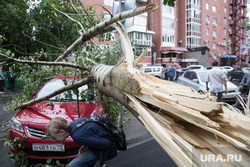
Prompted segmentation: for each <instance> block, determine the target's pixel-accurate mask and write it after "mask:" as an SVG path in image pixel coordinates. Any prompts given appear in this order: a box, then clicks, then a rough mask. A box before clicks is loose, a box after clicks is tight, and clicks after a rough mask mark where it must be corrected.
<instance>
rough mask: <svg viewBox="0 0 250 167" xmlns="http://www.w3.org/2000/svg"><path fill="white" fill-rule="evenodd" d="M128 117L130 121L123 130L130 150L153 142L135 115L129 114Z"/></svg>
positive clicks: (124, 125)
mask: <svg viewBox="0 0 250 167" xmlns="http://www.w3.org/2000/svg"><path fill="white" fill-rule="evenodd" d="M126 117H127V118H128V119H129V120H128V121H127V122H126V123H124V124H123V130H124V133H125V135H126V140H127V146H128V148H131V147H135V146H137V145H140V144H142V143H145V142H148V141H150V140H153V137H152V136H151V134H150V133H149V132H148V130H147V129H146V128H145V126H144V125H143V124H142V123H141V122H140V121H139V120H137V119H136V118H135V117H134V115H133V114H131V113H130V112H129V114H128V115H126Z"/></svg>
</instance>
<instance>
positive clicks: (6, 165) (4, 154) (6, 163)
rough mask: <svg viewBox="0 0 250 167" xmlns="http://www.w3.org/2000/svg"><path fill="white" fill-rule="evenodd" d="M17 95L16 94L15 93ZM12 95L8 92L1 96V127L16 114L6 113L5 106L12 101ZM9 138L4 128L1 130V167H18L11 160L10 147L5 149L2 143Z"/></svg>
mask: <svg viewBox="0 0 250 167" xmlns="http://www.w3.org/2000/svg"><path fill="white" fill-rule="evenodd" d="M15 93H16V92H15ZM9 95H10V93H8V92H6V93H5V94H0V125H3V124H5V122H6V121H8V120H10V119H11V117H13V115H14V114H15V112H14V111H12V112H6V111H4V106H5V105H6V103H7V102H8V101H10V100H11V99H12V98H11V97H10V96H9ZM7 136H8V133H7V132H5V131H3V130H2V128H0V156H1V161H0V166H1V167H17V166H18V165H16V164H14V163H13V162H11V161H10V160H9V155H8V152H9V147H5V146H4V143H3V142H1V141H2V140H6V137H7Z"/></svg>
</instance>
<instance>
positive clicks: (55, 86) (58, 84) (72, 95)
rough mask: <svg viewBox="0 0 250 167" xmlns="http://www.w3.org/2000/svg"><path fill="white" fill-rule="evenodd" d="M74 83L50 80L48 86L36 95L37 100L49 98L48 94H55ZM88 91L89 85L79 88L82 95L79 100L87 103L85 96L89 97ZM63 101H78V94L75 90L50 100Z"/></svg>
mask: <svg viewBox="0 0 250 167" xmlns="http://www.w3.org/2000/svg"><path fill="white" fill-rule="evenodd" d="M72 82H73V80H59V79H54V80H50V81H49V82H48V83H47V84H45V85H44V87H43V88H42V89H41V90H40V91H39V93H38V94H37V95H36V97H35V98H40V97H44V96H47V95H48V94H50V93H52V92H55V91H56V90H59V89H60V88H62V87H64V86H66V85H69V84H72ZM87 90H88V85H84V86H82V87H79V88H78V91H79V93H81V95H80V96H79V100H82V101H87V99H86V96H84V94H85V95H87V92H88V91H87ZM61 99H64V100H71V101H72V100H77V95H76V92H75V91H73V90H69V91H66V92H64V93H61V94H59V95H56V96H54V97H51V98H50V99H49V100H53V101H59V100H61ZM92 99H93V96H92Z"/></svg>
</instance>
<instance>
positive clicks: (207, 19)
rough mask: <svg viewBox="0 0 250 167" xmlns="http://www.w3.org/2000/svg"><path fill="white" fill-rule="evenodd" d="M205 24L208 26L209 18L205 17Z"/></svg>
mask: <svg viewBox="0 0 250 167" xmlns="http://www.w3.org/2000/svg"><path fill="white" fill-rule="evenodd" d="M206 24H209V16H206Z"/></svg>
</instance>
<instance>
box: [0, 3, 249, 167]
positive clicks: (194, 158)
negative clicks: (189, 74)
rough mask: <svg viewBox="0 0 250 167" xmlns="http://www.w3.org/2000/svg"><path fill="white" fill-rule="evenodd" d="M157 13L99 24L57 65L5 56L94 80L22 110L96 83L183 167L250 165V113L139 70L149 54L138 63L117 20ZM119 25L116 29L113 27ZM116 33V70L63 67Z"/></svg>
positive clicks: (135, 12) (150, 8) (94, 66)
mask: <svg viewBox="0 0 250 167" xmlns="http://www.w3.org/2000/svg"><path fill="white" fill-rule="evenodd" d="M156 8H157V5H156V4H149V5H147V6H146V7H142V8H137V9H135V10H132V11H127V12H124V13H121V14H119V15H117V16H114V17H112V18H111V19H108V20H106V21H104V22H102V23H100V24H98V25H96V26H95V27H93V28H92V29H90V30H89V31H87V32H85V33H84V34H83V35H82V36H81V37H80V38H79V39H78V40H76V41H75V42H74V43H73V44H72V45H71V46H70V47H69V48H68V49H67V50H66V51H65V52H64V53H63V54H62V55H61V56H59V57H58V59H57V60H56V61H55V62H44V61H31V60H20V59H15V58H12V57H9V56H8V55H6V54H3V53H0V54H1V55H2V56H5V57H6V58H8V59H10V60H12V61H15V62H18V63H27V64H41V65H52V66H68V67H72V68H78V69H81V70H82V71H87V72H88V78H86V79H84V80H81V81H79V82H76V83H74V84H72V85H69V86H67V87H65V88H62V89H61V90H58V91H57V92H54V93H53V94H50V95H49V96H47V97H44V98H41V99H36V100H31V101H29V102H26V103H21V104H20V105H19V106H17V108H16V109H20V108H24V107H26V106H28V105H31V104H34V103H37V102H39V101H42V100H45V99H48V98H49V97H52V96H54V95H56V94H59V93H61V92H63V91H66V90H69V89H73V88H76V87H80V86H82V85H84V84H86V83H89V82H94V83H95V85H96V86H97V88H98V89H99V90H100V92H102V93H103V94H105V95H106V96H109V97H113V98H114V99H115V100H117V101H118V102H120V103H121V104H122V105H123V106H125V107H126V108H127V109H128V110H129V111H131V112H132V113H133V114H134V116H135V117H136V118H138V120H140V121H141V122H142V123H143V124H144V125H145V127H146V128H147V129H148V131H149V132H150V133H151V134H152V136H153V137H154V138H155V139H156V141H157V142H158V143H159V144H160V145H161V147H162V148H163V149H164V150H165V151H166V152H167V153H168V154H169V155H170V156H171V158H172V159H173V160H174V161H175V163H176V164H177V165H178V166H247V165H248V164H249V163H250V160H249V157H250V156H249V153H250V150H249V146H250V137H249V136H250V126H249V123H250V118H249V111H248V114H247V115H243V114H240V113H238V112H237V111H236V110H235V109H234V108H233V107H231V106H230V105H227V104H224V103H218V102H216V101H215V99H214V98H213V97H210V96H208V95H205V94H200V93H197V92H194V91H193V90H192V89H191V88H189V87H186V86H182V85H179V84H176V83H173V82H169V81H165V80H161V79H158V78H155V77H153V76H151V75H148V74H142V73H141V72H140V71H139V70H138V69H137V68H136V64H137V63H138V62H139V61H140V60H141V59H142V58H143V57H144V56H145V53H146V52H143V53H142V55H141V56H140V57H139V58H137V59H136V60H135V59H134V54H133V51H132V46H131V43H130V41H129V39H128V37H127V34H126V31H125V29H124V28H123V26H122V25H120V24H119V23H118V22H117V21H119V20H121V19H125V18H127V17H132V16H135V15H138V14H141V13H143V12H150V11H153V10H155V9H156ZM113 23H116V24H115V25H112V24H113ZM111 29H116V30H117V32H118V34H119V39H120V48H121V53H122V55H121V57H122V58H121V59H120V61H119V62H117V64H116V65H115V66H107V65H104V64H97V63H93V64H92V65H90V66H85V65H81V66H79V65H75V64H72V63H69V62H65V61H64V62H61V61H62V60H65V58H67V57H68V56H69V54H70V53H72V52H73V51H74V50H76V49H77V48H78V47H79V46H80V45H82V44H83V43H84V42H86V41H87V40H89V39H90V38H91V37H93V36H95V35H97V34H99V33H103V32H106V31H109V30H111ZM229 153H230V155H231V154H234V155H236V154H237V155H239V156H241V157H242V159H240V160H239V159H235V157H231V159H229V160H228V154H229ZM205 155H212V157H214V159H212V162H211V163H209V161H208V160H207V159H204V156H205ZM232 159H233V160H232ZM225 160H226V161H225Z"/></svg>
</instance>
